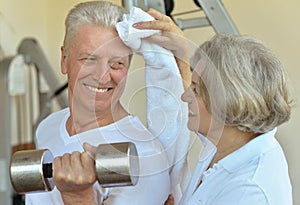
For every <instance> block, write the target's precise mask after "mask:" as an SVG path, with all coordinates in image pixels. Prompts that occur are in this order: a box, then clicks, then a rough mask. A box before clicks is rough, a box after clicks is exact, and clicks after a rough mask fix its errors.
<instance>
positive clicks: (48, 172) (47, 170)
mask: <svg viewBox="0 0 300 205" xmlns="http://www.w3.org/2000/svg"><path fill="white" fill-rule="evenodd" d="M42 169H43V176H44V177H45V178H52V177H53V174H52V163H46V164H43V168H42Z"/></svg>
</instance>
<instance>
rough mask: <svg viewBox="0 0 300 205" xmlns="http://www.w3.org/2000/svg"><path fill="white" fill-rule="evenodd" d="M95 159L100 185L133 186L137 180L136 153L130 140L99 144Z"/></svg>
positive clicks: (137, 161)
mask: <svg viewBox="0 0 300 205" xmlns="http://www.w3.org/2000/svg"><path fill="white" fill-rule="evenodd" d="M95 161H96V173H97V178H98V181H99V183H100V184H101V186H102V187H120V186H134V185H136V183H137V182H138V178H139V176H138V175H139V159H138V153H137V150H136V147H135V145H134V144H133V143H131V142H121V143H113V144H101V145H99V146H98V147H97V151H96V158H95Z"/></svg>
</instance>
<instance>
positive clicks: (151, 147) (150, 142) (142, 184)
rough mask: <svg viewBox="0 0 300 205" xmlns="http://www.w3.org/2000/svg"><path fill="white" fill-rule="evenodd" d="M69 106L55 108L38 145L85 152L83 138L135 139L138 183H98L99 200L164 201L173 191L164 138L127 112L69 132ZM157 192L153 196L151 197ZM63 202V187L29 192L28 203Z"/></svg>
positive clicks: (118, 204) (117, 203) (135, 204)
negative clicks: (106, 122) (106, 186)
mask: <svg viewBox="0 0 300 205" xmlns="http://www.w3.org/2000/svg"><path fill="white" fill-rule="evenodd" d="M69 115H70V113H69V109H68V108H66V109H63V110H61V111H58V112H55V113H53V114H51V115H50V116H49V117H47V118H46V119H45V120H43V121H42V122H41V123H40V125H39V126H38V128H37V132H36V145H37V149H42V148H47V149H49V150H50V151H51V152H52V154H53V155H54V157H55V156H62V155H63V154H64V153H72V152H73V151H80V152H83V147H82V144H83V142H88V143H90V144H92V145H94V146H97V145H99V144H106V143H113V142H127V141H131V142H133V143H135V145H136V148H137V152H138V155H139V164H140V174H139V175H140V176H139V181H138V183H137V185H136V186H129V187H119V188H110V189H104V188H101V187H100V185H99V184H98V182H96V183H95V185H94V190H95V193H96V194H97V196H98V201H99V203H101V202H102V200H103V199H105V201H104V202H103V203H104V204H109V205H126V204H130V205H148V204H149V205H159V204H164V202H165V200H166V199H167V197H168V194H169V193H170V183H171V181H170V176H169V167H170V165H169V162H168V160H167V157H166V154H165V153H164V150H163V148H162V146H161V144H160V142H159V141H158V140H157V139H156V138H155V137H153V135H152V134H151V133H150V132H149V131H148V130H147V129H146V128H145V127H144V126H143V124H142V123H141V122H140V120H139V119H138V118H137V117H135V116H127V117H125V118H123V119H121V120H119V121H117V122H115V123H113V124H110V125H107V126H104V127H100V128H97V129H93V130H89V131H86V132H83V133H80V134H77V135H76V136H69V134H68V132H67V130H66V126H65V124H66V120H67V118H68V117H69ZM151 196H153V197H151ZM40 204H43V205H50V204H51V205H52V204H55V205H57V204H58V205H62V204H63V202H62V199H61V196H60V193H59V191H58V190H57V189H56V188H54V189H53V190H52V191H51V192H45V193H31V194H27V195H26V205H40Z"/></svg>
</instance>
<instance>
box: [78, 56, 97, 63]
mask: <svg viewBox="0 0 300 205" xmlns="http://www.w3.org/2000/svg"><path fill="white" fill-rule="evenodd" d="M79 60H80V61H81V62H83V63H92V62H95V61H96V60H97V59H96V58H95V57H84V58H80V59H79Z"/></svg>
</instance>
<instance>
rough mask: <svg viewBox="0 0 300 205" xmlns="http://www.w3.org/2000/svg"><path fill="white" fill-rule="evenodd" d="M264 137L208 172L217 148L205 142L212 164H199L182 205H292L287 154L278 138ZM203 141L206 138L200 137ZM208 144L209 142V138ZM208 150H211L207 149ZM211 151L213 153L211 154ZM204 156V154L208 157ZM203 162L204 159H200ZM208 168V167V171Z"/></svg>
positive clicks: (248, 144)
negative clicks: (196, 186)
mask: <svg viewBox="0 0 300 205" xmlns="http://www.w3.org/2000/svg"><path fill="white" fill-rule="evenodd" d="M275 133H276V128H275V129H273V130H272V131H270V132H267V133H265V134H262V135H260V136H258V137H256V138H255V139H253V140H251V141H250V142H248V143H247V144H246V145H244V146H243V147H241V148H240V149H238V150H236V151H235V152H233V153H231V154H229V155H228V156H226V157H225V158H223V159H222V160H220V161H219V162H218V163H215V164H214V165H213V167H212V168H210V169H207V168H208V166H209V163H210V161H211V159H212V157H213V155H214V154H215V150H216V149H215V147H213V146H207V142H205V143H204V151H205V150H206V151H205V153H210V155H207V156H206V159H207V160H209V162H208V161H201V160H200V161H199V163H198V165H197V166H196V169H195V172H194V174H193V177H194V176H195V175H197V176H198V179H197V180H195V179H194V178H193V177H192V180H195V181H196V182H195V181H194V182H191V183H192V184H196V185H197V184H198V182H199V180H202V182H201V185H200V186H199V187H198V188H197V189H196V190H195V185H194V186H189V187H188V189H187V190H186V192H185V193H184V195H187V196H188V197H185V196H184V197H183V199H184V198H186V199H184V200H185V201H182V202H181V204H182V205H197V204H205V205H224V204H225V205H226V204H230V205H238V204H241V205H260V204H262V205H268V204H270V205H292V204H293V202H292V187H291V183H290V179H289V174H288V165H287V161H286V159H285V156H284V153H283V151H282V148H281V146H280V145H279V143H278V141H277V140H276V139H275V137H274V135H275ZM200 138H201V140H202V141H203V136H200ZM205 141H208V140H207V139H206V138H205ZM207 149H208V150H207ZM209 150H211V152H209ZM205 153H204V154H205ZM200 159H201V157H200ZM205 167H206V168H205Z"/></svg>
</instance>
